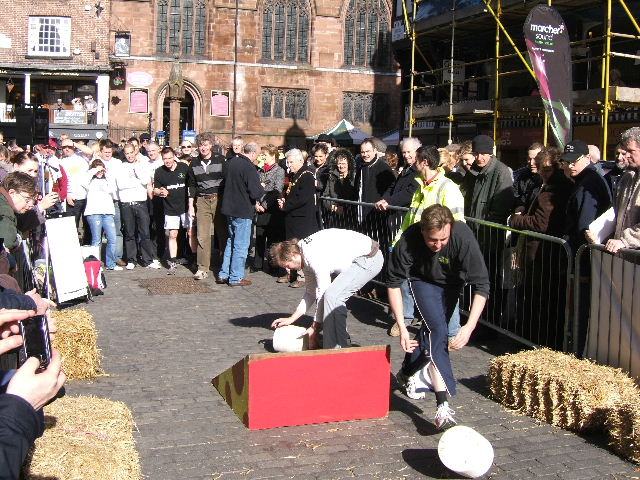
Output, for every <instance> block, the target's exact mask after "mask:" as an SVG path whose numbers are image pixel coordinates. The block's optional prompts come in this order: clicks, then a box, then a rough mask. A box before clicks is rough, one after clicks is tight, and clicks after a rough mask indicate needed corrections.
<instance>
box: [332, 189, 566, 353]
mask: <svg viewBox="0 0 640 480" xmlns="http://www.w3.org/2000/svg"><path fill="white" fill-rule="evenodd" d="M336 207H338V208H336ZM320 209H321V213H322V221H323V228H346V229H350V230H355V231H359V232H361V233H364V234H366V235H369V236H370V237H372V238H374V239H376V240H378V242H380V245H381V247H382V250H383V253H384V255H385V263H386V260H387V258H388V255H389V251H390V250H389V248H390V246H391V243H392V240H393V238H394V237H395V235H396V232H397V231H398V230H399V228H400V226H401V225H402V221H403V218H404V215H405V213H406V212H407V211H408V210H409V209H408V208H400V207H390V208H389V210H387V211H385V212H380V211H376V210H375V209H374V208H373V205H372V204H367V203H362V202H354V201H348V200H338V199H333V198H326V197H322V198H321V202H320ZM466 222H467V225H469V227H470V228H471V229H472V230H473V231H474V233H475V234H476V238H477V239H478V243H479V244H480V248H481V250H482V253H483V256H484V259H485V263H486V265H487V270H488V271H489V277H490V282H491V295H490V298H489V301H488V304H487V307H486V308H485V312H484V314H483V318H482V319H481V323H483V324H484V325H487V326H489V327H491V328H493V329H495V330H498V331H500V332H502V333H504V334H505V335H508V336H509V337H512V338H514V339H516V340H518V341H520V342H522V343H523V344H525V345H529V346H547V347H550V348H554V349H558V350H563V349H565V348H566V345H565V342H566V335H565V332H566V331H567V330H569V329H570V308H569V292H570V284H571V270H572V268H571V267H572V257H571V253H570V250H569V248H568V245H567V243H566V242H565V241H564V240H562V239H560V238H557V237H552V236H549V235H543V234H539V233H535V232H529V231H518V230H515V229H512V228H509V227H507V226H505V225H500V224H497V223H492V222H485V221H482V220H477V219H474V218H466ZM383 272H384V270H383ZM377 280H378V281H379V282H380V283H382V284H384V275H383V274H381V275H379V276H378V277H377ZM470 305H471V288H470V287H466V288H465V289H464V291H463V293H462V295H461V299H460V310H461V313H462V314H468V310H469V307H470Z"/></svg>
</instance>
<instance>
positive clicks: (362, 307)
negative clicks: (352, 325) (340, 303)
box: [347, 295, 391, 330]
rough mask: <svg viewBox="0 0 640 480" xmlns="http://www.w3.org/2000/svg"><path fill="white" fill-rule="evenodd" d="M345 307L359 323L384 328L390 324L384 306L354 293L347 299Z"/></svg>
mask: <svg viewBox="0 0 640 480" xmlns="http://www.w3.org/2000/svg"><path fill="white" fill-rule="evenodd" d="M347 308H348V309H349V312H350V313H351V315H353V317H354V318H355V319H356V320H358V321H359V322H360V323H363V324H365V325H372V326H374V327H378V328H384V329H385V330H386V329H388V328H389V327H390V326H391V323H390V320H388V318H389V316H388V315H387V311H386V307H385V305H383V304H381V303H378V302H375V301H372V300H367V299H366V298H362V297H358V296H355V295H354V296H352V297H351V298H350V299H349V300H348V301H347Z"/></svg>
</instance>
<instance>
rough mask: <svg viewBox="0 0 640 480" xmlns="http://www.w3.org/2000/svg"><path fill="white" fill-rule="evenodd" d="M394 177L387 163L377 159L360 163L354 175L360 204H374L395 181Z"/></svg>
mask: <svg viewBox="0 0 640 480" xmlns="http://www.w3.org/2000/svg"><path fill="white" fill-rule="evenodd" d="M395 179H396V177H395V175H394V174H393V170H392V169H391V167H390V166H389V164H388V163H387V162H385V161H384V160H382V159H380V158H377V159H375V160H373V161H372V162H369V163H366V162H361V163H360V165H359V167H358V173H357V175H356V188H357V189H358V193H359V196H358V198H359V199H360V201H361V202H366V203H375V202H377V201H378V200H380V199H381V198H382V195H383V194H384V192H385V191H386V190H387V188H389V187H390V186H391V184H392V183H393V182H394V181H395Z"/></svg>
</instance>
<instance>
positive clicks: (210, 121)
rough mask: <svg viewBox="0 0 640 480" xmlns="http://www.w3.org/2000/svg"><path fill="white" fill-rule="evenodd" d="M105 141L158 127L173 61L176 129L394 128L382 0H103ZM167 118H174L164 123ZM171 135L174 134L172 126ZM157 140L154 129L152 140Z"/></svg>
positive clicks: (395, 106)
mask: <svg viewBox="0 0 640 480" xmlns="http://www.w3.org/2000/svg"><path fill="white" fill-rule="evenodd" d="M110 7H111V13H110V15H111V32H110V38H109V43H110V45H111V46H112V47H111V55H110V60H111V65H112V67H113V72H112V78H111V92H110V106H109V119H110V126H111V130H110V131H111V137H112V138H113V139H115V140H120V138H118V137H122V138H124V137H126V136H127V135H128V134H130V133H139V132H141V131H146V130H147V129H148V130H149V131H151V132H152V133H155V132H164V140H165V141H166V143H167V144H171V145H176V144H177V143H178V142H179V141H180V138H168V135H169V133H170V131H171V127H170V121H169V120H170V117H171V115H170V110H171V107H170V100H169V97H170V96H171V95H170V92H169V77H170V75H171V72H172V69H173V70H174V71H175V65H174V64H175V63H176V62H178V63H179V66H180V67H181V72H182V78H181V81H183V84H184V91H185V93H184V99H182V100H180V102H179V103H180V105H179V122H180V125H179V128H178V129H174V132H175V131H178V130H179V131H180V132H181V133H180V136H182V132H184V131H187V132H193V131H195V132H203V131H211V132H214V133H215V134H216V135H218V136H219V137H220V138H221V141H222V142H223V143H229V141H230V139H231V137H232V136H233V135H242V136H243V137H246V138H248V139H255V140H258V141H259V142H261V143H273V144H275V145H290V146H292V145H300V146H302V145H304V144H305V143H306V140H305V139H306V137H309V136H312V135H316V134H318V133H320V132H322V131H324V130H326V129H328V128H330V127H331V126H333V125H334V124H336V123H337V122H338V121H340V120H341V119H342V118H346V119H347V120H349V121H351V122H352V123H354V124H355V125H357V126H358V127H359V128H361V129H363V130H365V131H368V132H371V133H373V134H381V133H383V132H386V131H389V130H391V129H394V128H398V126H399V124H400V112H401V106H400V90H399V85H400V76H399V72H398V69H397V65H396V63H395V61H394V59H393V55H392V51H391V11H392V5H391V3H390V2H387V1H386V0H237V1H236V0H153V1H131V0H112V1H111V4H110ZM175 118H177V117H176V116H175V115H174V119H175ZM174 136H176V135H175V133H174ZM160 138H161V139H162V138H163V137H160Z"/></svg>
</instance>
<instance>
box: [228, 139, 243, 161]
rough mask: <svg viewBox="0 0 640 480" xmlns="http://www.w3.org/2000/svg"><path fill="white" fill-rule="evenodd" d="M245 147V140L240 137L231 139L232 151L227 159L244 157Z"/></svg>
mask: <svg viewBox="0 0 640 480" xmlns="http://www.w3.org/2000/svg"><path fill="white" fill-rule="evenodd" d="M243 147H244V139H243V138H242V137H241V136H240V135H237V136H235V137H233V138H232V139H231V149H230V151H229V154H228V155H227V158H231V157H235V156H238V155H242V150H243Z"/></svg>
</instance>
